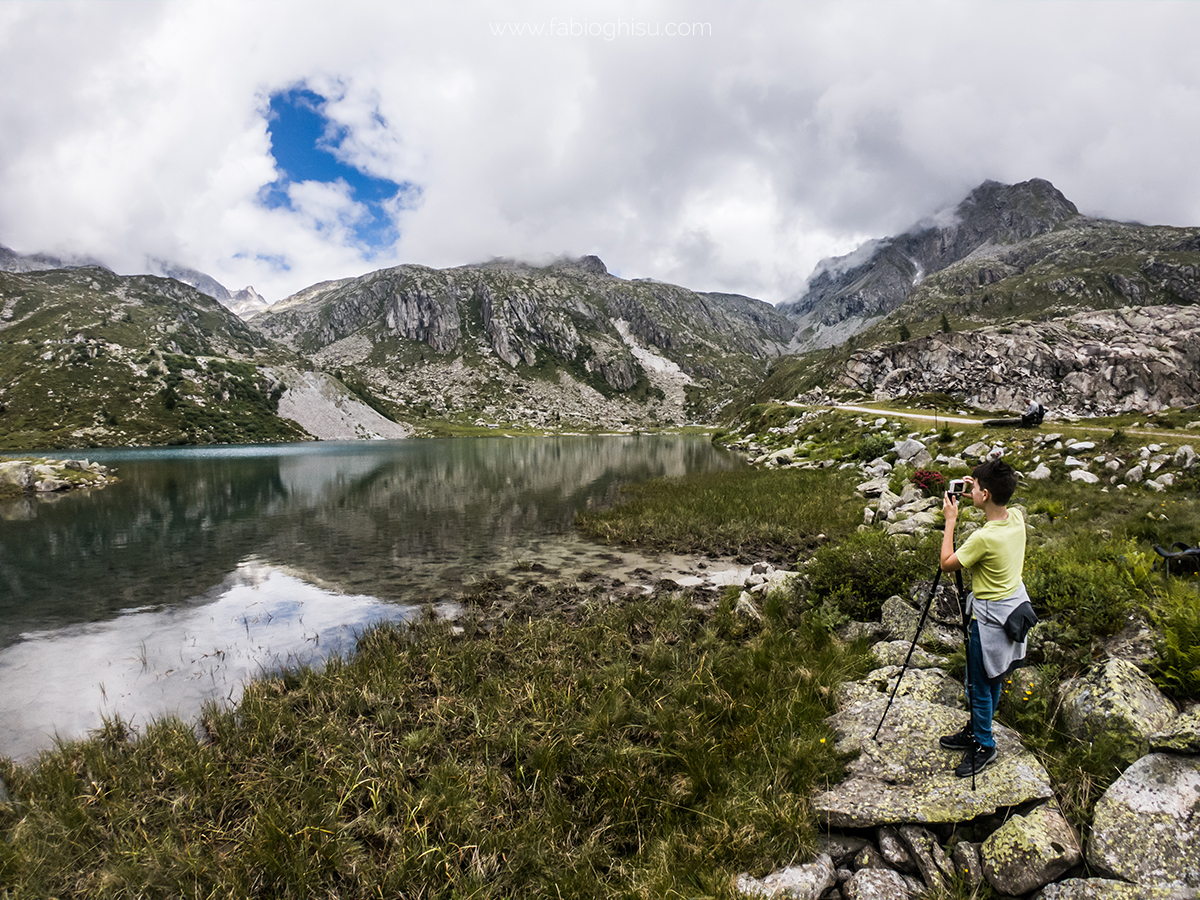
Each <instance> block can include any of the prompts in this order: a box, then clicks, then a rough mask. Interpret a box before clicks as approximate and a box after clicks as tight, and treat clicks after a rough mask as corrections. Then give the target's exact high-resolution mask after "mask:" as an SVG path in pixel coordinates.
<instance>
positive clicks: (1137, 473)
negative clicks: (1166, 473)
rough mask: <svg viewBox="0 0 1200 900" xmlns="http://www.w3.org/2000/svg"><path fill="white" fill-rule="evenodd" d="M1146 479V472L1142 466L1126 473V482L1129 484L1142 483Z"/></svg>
mask: <svg viewBox="0 0 1200 900" xmlns="http://www.w3.org/2000/svg"><path fill="white" fill-rule="evenodd" d="M1145 477H1146V470H1145V469H1143V468H1142V467H1141V466H1134V467H1133V468H1132V469H1130V470H1129V471H1128V472H1126V473H1125V481H1126V482H1128V483H1129V484H1137V483H1138V482H1139V481H1141V480H1142V479H1143V478H1145Z"/></svg>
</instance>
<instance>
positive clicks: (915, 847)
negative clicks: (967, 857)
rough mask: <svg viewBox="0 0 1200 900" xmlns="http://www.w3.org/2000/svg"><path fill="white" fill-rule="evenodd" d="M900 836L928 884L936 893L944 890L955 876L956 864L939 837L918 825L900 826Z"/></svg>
mask: <svg viewBox="0 0 1200 900" xmlns="http://www.w3.org/2000/svg"><path fill="white" fill-rule="evenodd" d="M900 838H901V839H902V840H903V841H904V843H905V844H906V845H907V846H908V849H909V852H911V853H912V855H913V859H914V860H916V863H917V868H918V869H920V870H921V877H922V878H923V879H924V880H925V884H926V886H928V887H929V888H930V889H931V890H933V891H934V892H935V893H938V892H941V891H944V890H945V889H946V885H947V883H948V882H950V881H951V880H953V878H954V866H953V865H951V863H950V860H949V858H947V856H946V852H945V851H944V850H942V847H941V845H940V844H938V842H937V839H936V838H935V837H934V836H933V835H932V834H930V833H929V831H927V830H926V829H924V828H920V827H918V826H916V825H902V826H900Z"/></svg>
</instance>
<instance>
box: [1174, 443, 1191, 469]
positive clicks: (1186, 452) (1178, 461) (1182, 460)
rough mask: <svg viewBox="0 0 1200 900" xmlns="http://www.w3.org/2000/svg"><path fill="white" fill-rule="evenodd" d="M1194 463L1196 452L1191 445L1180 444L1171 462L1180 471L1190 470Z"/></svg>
mask: <svg viewBox="0 0 1200 900" xmlns="http://www.w3.org/2000/svg"><path fill="white" fill-rule="evenodd" d="M1195 461H1196V451H1195V450H1193V449H1192V445H1191V444H1182V445H1180V447H1179V448H1178V449H1177V450H1176V451H1175V456H1174V458H1173V459H1172V462H1174V463H1175V465H1177V466H1178V467H1179V468H1181V469H1190V468H1191V467H1192V464H1193V463H1194V462H1195Z"/></svg>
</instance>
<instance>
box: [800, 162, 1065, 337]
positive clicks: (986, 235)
mask: <svg viewBox="0 0 1200 900" xmlns="http://www.w3.org/2000/svg"><path fill="white" fill-rule="evenodd" d="M1078 215H1079V210H1078V209H1077V208H1076V206H1075V204H1074V203H1072V202H1071V201H1070V200H1068V199H1067V198H1066V197H1064V196H1063V194H1062V192H1060V191H1059V190H1058V189H1057V188H1055V187H1054V185H1052V184H1051V183H1050V182H1048V181H1045V180H1043V179H1040V178H1035V179H1033V180H1031V181H1026V182H1022V183H1021V184H1016V185H1005V184H1000V183H999V182H995V181H985V182H984V183H983V184H981V185H980V186H979V187H977V188H975V190H973V191H971V193H970V194H968V195H967V197H966V199H965V200H963V201H962V202H961V203H960V204H958V206H957V207H955V208H954V209H953V210H944V211H942V212H941V213H937V214H935V215H934V216H932V217H930V218H928V219H925V220H922V221H921V222H918V223H916V224H915V225H913V226H912V227H911V228H910V229H909V230H908V231H906V232H904V233H903V234H900V235H896V236H894V237H887V238H882V239H878V240H873V241H869V242H868V243H866V244H864V245H863V246H862V247H859V248H858V249H857V250H855V251H854V252H853V253H850V254H848V255H846V256H842V257H838V258H835V259H827V260H822V262H821V263H820V264H818V266H817V268H816V269H815V270H814V272H813V274H812V275H811V276H810V277H809V280H808V283H807V284H806V286H805V289H804V291H803V293H802V294H801V295H800V296H799V297H797V298H796V299H794V300H792V301H789V302H787V303H782V304H780V306H779V309H780V311H781V312H783V313H785V314H786V315H788V316H789V317H791V318H793V319H795V320H796V321H797V322H798V323H799V326H800V330H801V335H800V340H801V343H800V346H801V347H802V348H805V349H811V348H820V347H828V346H832V345H834V344H837V343H841V341H842V340H845V339H846V338H847V337H850V336H851V335H852V334H854V333H856V332H857V331H861V330H862V328H863V327H864V325H865V324H866V323H869V322H870V321H871V320H873V319H877V318H879V317H880V316H883V315H886V314H887V313H890V312H891V311H892V310H894V309H896V308H897V307H899V306H901V305H902V304H903V303H904V302H905V301H907V300H908V298H909V296H910V295H911V294H912V293H913V291H914V289H916V288H917V287H918V286H919V285H920V284H921V282H922V281H923V280H924V279H925V278H926V276H927V275H929V274H931V273H934V272H938V271H940V270H942V269H944V268H946V267H947V266H949V265H951V264H952V263H955V262H958V261H959V260H961V259H964V258H966V257H967V256H969V255H970V254H971V253H972V252H974V251H976V250H978V249H979V248H981V247H985V246H990V245H1004V244H1012V243H1017V242H1021V241H1025V240H1028V239H1030V238H1033V237H1036V236H1037V235H1040V234H1044V233H1046V232H1048V231H1051V230H1053V229H1054V228H1055V227H1057V226H1059V225H1060V224H1061V223H1063V222H1065V221H1067V220H1069V219H1072V218H1074V217H1077V216H1078Z"/></svg>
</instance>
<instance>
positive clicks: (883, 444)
mask: <svg viewBox="0 0 1200 900" xmlns="http://www.w3.org/2000/svg"><path fill="white" fill-rule="evenodd" d="M891 449H892V441H891V440H889V439H888V438H885V437H884V436H883V435H882V434H870V435H867V436H866V437H864V438H863V439H862V440H861V441H859V442H858V446H857V447H856V448H855V450H854V458H855V459H861V460H862V461H863V462H870V461H871V460H873V459H878V458H879V457H881V456H883V454H885V453H887V452H888V451H889V450H891Z"/></svg>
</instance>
